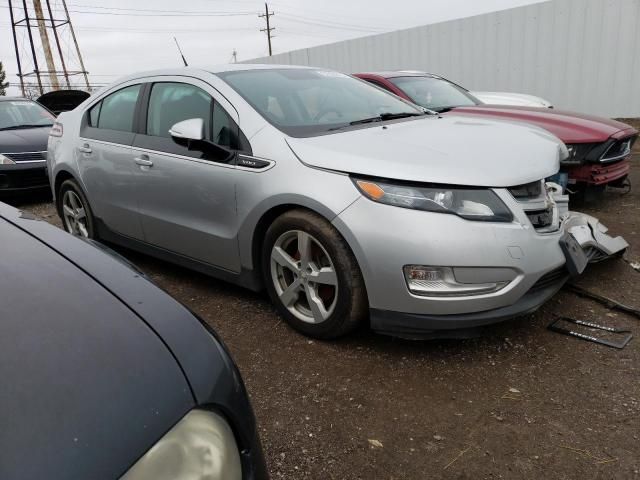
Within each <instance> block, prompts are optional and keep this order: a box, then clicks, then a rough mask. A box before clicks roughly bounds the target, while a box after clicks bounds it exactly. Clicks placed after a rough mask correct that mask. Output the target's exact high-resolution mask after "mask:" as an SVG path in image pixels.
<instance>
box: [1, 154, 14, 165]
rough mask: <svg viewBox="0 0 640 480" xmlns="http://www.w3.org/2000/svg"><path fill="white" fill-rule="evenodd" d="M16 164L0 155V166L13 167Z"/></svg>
mask: <svg viewBox="0 0 640 480" xmlns="http://www.w3.org/2000/svg"><path fill="white" fill-rule="evenodd" d="M15 164H16V162H14V161H13V160H11V159H10V158H7V157H5V156H4V155H2V154H0V165H15Z"/></svg>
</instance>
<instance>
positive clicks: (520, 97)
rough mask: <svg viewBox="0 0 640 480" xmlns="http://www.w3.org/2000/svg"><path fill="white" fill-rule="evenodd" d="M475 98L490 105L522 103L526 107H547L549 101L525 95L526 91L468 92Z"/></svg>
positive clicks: (549, 104)
mask: <svg viewBox="0 0 640 480" xmlns="http://www.w3.org/2000/svg"><path fill="white" fill-rule="evenodd" d="M469 93H471V95H473V96H474V97H476V98H479V99H480V100H482V101H483V102H486V103H490V104H492V105H522V106H527V107H541V108H549V107H551V106H552V105H551V103H550V102H548V101H547V100H545V99H544V98H540V97H536V96H534V95H527V94H526V93H511V92H469Z"/></svg>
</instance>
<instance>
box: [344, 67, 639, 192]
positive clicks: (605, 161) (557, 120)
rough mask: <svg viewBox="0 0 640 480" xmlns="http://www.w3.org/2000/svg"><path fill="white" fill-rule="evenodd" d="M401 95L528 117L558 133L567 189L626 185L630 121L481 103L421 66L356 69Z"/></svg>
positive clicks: (462, 111) (460, 109) (475, 111)
mask: <svg viewBox="0 0 640 480" xmlns="http://www.w3.org/2000/svg"><path fill="white" fill-rule="evenodd" d="M355 76H356V77H359V78H361V79H363V80H366V81H367V82H370V83H372V84H374V85H377V86H378V87H381V88H384V89H385V90H388V91H390V92H392V93H394V94H396V95H398V96H399V97H402V98H404V99H406V100H409V101H411V102H413V103H416V104H418V105H420V106H422V107H425V108H428V109H430V110H435V111H436V112H439V113H442V114H446V113H447V112H452V113H455V114H456V115H482V116H489V117H493V118H496V117H497V118H501V119H505V120H515V121H522V122H527V123H532V124H534V125H537V126H539V127H541V128H544V129H545V130H548V131H550V132H551V133H553V134H554V135H556V136H557V137H558V138H560V139H561V140H562V141H563V142H564V143H565V144H566V145H567V148H568V149H569V158H567V159H566V160H565V161H563V162H562V163H561V166H560V175H559V177H558V181H559V183H563V184H564V185H563V186H567V184H568V185H569V189H570V190H572V191H574V190H585V187H594V188H596V189H598V188H600V189H601V188H604V186H605V185H610V186H616V187H621V186H624V185H625V183H626V182H627V181H628V180H627V175H628V173H629V167H630V159H631V149H632V146H633V143H634V142H635V140H636V139H637V137H638V131H637V130H636V129H634V128H633V127H631V126H629V125H627V124H624V123H621V122H617V121H615V120H610V119H608V118H601V117H595V116H591V115H583V114H580V113H574V112H565V111H561V110H549V109H546V108H532V107H513V106H499V105H485V104H483V103H482V102H481V101H480V100H478V99H477V98H475V97H474V96H473V95H471V94H470V93H469V91H468V90H466V89H465V88H463V87H461V86H460V85H457V84H455V83H453V82H451V81H449V80H447V79H445V78H443V77H439V76H438V75H432V74H428V73H422V72H379V73H357V74H355Z"/></svg>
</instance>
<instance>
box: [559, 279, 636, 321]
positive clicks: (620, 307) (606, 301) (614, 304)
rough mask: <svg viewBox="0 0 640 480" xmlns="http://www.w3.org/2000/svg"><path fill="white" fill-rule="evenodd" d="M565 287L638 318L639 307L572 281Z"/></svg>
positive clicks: (581, 295)
mask: <svg viewBox="0 0 640 480" xmlns="http://www.w3.org/2000/svg"><path fill="white" fill-rule="evenodd" d="M566 288H567V289H568V290H569V291H571V292H573V293H575V294H576V295H578V296H580V297H585V298H589V299H591V300H595V301H596V302H599V303H601V304H603V305H605V306H606V307H607V308H610V309H611V310H619V311H621V312H624V313H628V314H629V315H633V316H634V317H636V318H640V309H638V308H635V307H630V306H628V305H624V304H622V303H620V302H617V301H616V300H613V299H611V298H609V297H605V296H603V295H599V294H597V293H593V292H590V291H589V290H585V289H584V288H582V287H579V286H577V285H574V284H572V283H570V284H567V286H566Z"/></svg>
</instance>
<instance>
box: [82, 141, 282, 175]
mask: <svg viewBox="0 0 640 480" xmlns="http://www.w3.org/2000/svg"><path fill="white" fill-rule="evenodd" d="M79 140H80V141H82V142H85V141H86V142H93V143H98V144H101V145H110V146H116V147H124V148H130V149H132V150H133V151H136V152H145V153H150V154H152V155H166V156H168V157H172V158H177V159H180V160H187V161H189V162H195V163H201V164H203V165H211V166H213V167H221V168H231V169H236V170H243V171H246V172H254V173H261V172H266V171H267V170H270V169H271V168H273V167H274V166H275V164H276V162H274V161H273V160H269V159H267V158H262V157H256V156H253V155H246V154H242V153H239V154H238V156H242V157H244V158H248V159H256V160H262V161H265V162H269V165H267V166H266V167H263V168H246V167H239V166H237V165H227V164H225V163H220V162H214V161H211V160H202V159H200V158H193V157H188V156H186V155H179V154H177V153H170V152H161V151H159V150H151V149H149V148H141V147H134V146H132V145H123V144H121V143H114V142H106V141H104V140H95V139H93V138H85V137H79Z"/></svg>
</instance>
